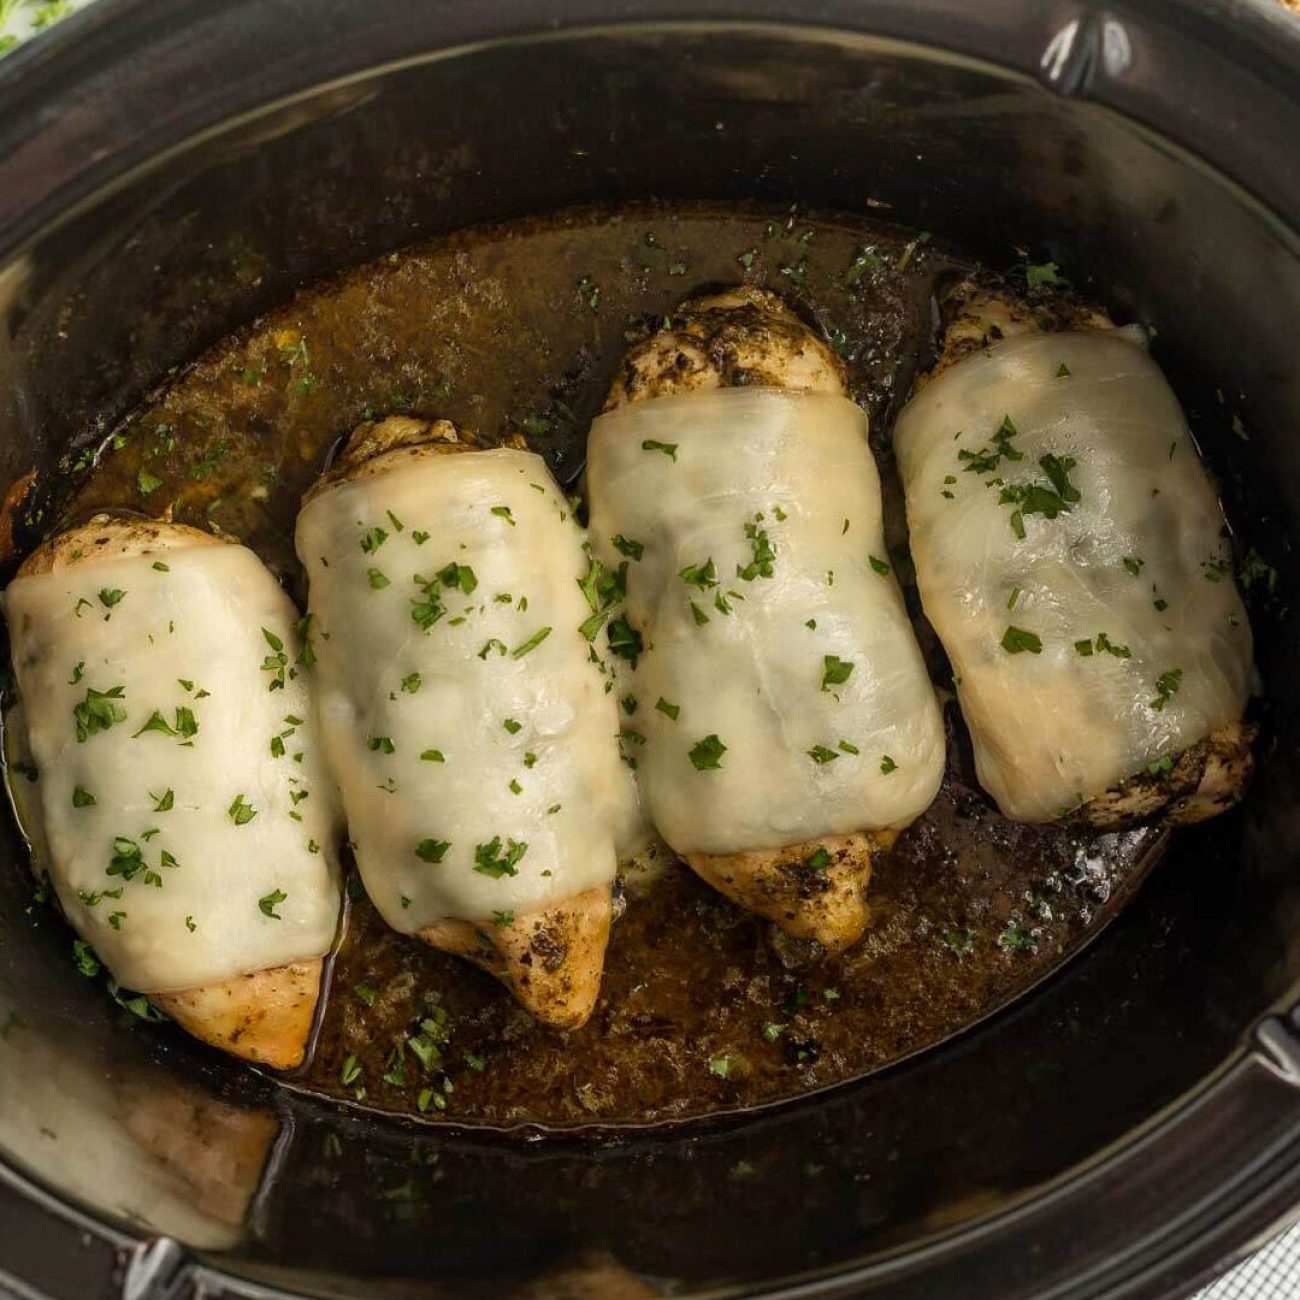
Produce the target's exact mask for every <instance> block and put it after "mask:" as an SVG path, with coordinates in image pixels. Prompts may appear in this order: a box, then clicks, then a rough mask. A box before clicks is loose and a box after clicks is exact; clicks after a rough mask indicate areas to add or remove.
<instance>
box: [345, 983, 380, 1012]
mask: <svg viewBox="0 0 1300 1300" xmlns="http://www.w3.org/2000/svg"><path fill="white" fill-rule="evenodd" d="M352 992H353V993H355V994H356V995H357V997H358V999H360V1001H362V1002H364V1003H365V1004H366V1006H368V1007H373V1006H374V1005H375V1000H376V999H377V998H378V997H379V990H378V989H372V988H371V987H370V985H369V984H354V985H353V986H352Z"/></svg>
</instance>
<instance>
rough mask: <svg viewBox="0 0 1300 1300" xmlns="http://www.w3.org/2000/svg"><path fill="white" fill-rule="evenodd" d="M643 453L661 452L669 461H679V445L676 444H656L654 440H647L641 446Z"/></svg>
mask: <svg viewBox="0 0 1300 1300" xmlns="http://www.w3.org/2000/svg"><path fill="white" fill-rule="evenodd" d="M641 450H642V451H661V452H663V454H664V455H665V456H667V457H668V459H669V460H672V461H676V459H677V444H676V443H675V442H656V441H655V440H654V439H653V438H647V439H646V440H645V441H644V442H643V443H642V444H641Z"/></svg>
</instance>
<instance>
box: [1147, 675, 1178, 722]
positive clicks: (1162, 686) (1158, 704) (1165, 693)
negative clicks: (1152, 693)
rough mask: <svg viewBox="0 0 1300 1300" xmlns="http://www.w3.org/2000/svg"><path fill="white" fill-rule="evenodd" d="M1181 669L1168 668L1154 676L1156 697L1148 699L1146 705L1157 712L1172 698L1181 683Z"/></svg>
mask: <svg viewBox="0 0 1300 1300" xmlns="http://www.w3.org/2000/svg"><path fill="white" fill-rule="evenodd" d="M1182 680H1183V670H1182V669H1181V668H1170V669H1169V670H1168V671H1167V672H1163V673H1161V674H1160V676H1159V677H1157V678H1156V698H1155V699H1154V700H1150V701H1149V702H1148V704H1147V707H1148V708H1150V709H1154V710H1155V711H1156V712H1157V713H1160V712H1162V711H1163V710H1164V707H1165V705H1166V704H1168V703H1169V701H1170V700H1171V699H1173V697H1174V695H1175V694H1176V693H1177V691H1178V688H1179V686H1180V685H1182Z"/></svg>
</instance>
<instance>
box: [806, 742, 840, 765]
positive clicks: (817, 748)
mask: <svg viewBox="0 0 1300 1300" xmlns="http://www.w3.org/2000/svg"><path fill="white" fill-rule="evenodd" d="M808 757H809V758H811V759H812V761H813V762H814V763H818V764H822V763H833V762H834V761H835V760H836V759H837V758H839V755H838V754H837V753H836V752H835V751H834V750H833V749H827V748H826V746H825V745H814V746H813V747H812V748H811V749H810V750H809V751H808Z"/></svg>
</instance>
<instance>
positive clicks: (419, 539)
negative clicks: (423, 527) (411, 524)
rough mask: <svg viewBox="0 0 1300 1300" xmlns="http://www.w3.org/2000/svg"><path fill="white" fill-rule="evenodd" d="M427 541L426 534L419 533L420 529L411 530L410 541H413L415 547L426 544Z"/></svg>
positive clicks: (427, 536) (427, 535)
mask: <svg viewBox="0 0 1300 1300" xmlns="http://www.w3.org/2000/svg"><path fill="white" fill-rule="evenodd" d="M428 540H429V534H428V533H425V532H421V531H420V529H418V528H412V529H411V541H413V542H414V543H415V544H416V546H423V545H424V544H425V542H427V541H428Z"/></svg>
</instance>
